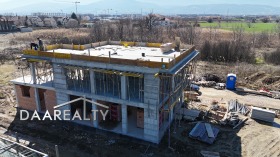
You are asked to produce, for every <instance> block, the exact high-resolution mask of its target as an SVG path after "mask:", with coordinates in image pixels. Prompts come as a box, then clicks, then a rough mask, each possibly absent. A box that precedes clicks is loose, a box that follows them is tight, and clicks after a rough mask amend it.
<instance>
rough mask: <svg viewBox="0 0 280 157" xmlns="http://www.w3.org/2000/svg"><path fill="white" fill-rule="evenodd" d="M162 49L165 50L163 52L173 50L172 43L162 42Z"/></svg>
mask: <svg viewBox="0 0 280 157" xmlns="http://www.w3.org/2000/svg"><path fill="white" fill-rule="evenodd" d="M160 49H161V52H163V53H165V52H168V51H170V50H172V43H166V44H162V45H160Z"/></svg>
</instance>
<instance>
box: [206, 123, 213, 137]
mask: <svg viewBox="0 0 280 157" xmlns="http://www.w3.org/2000/svg"><path fill="white" fill-rule="evenodd" d="M205 128H206V131H207V134H208V137H215V136H214V133H213V130H212V127H211V125H210V124H209V123H205Z"/></svg>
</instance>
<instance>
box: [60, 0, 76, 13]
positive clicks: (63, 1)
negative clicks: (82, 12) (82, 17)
mask: <svg viewBox="0 0 280 157" xmlns="http://www.w3.org/2000/svg"><path fill="white" fill-rule="evenodd" d="M55 1H56V0H55ZM56 2H62V3H75V7H76V15H77V13H78V9H77V4H78V3H81V2H78V1H75V2H70V1H56Z"/></svg>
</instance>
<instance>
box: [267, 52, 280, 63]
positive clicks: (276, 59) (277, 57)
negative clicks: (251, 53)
mask: <svg viewBox="0 0 280 157" xmlns="http://www.w3.org/2000/svg"><path fill="white" fill-rule="evenodd" d="M264 60H265V62H267V63H271V64H275V65H280V48H278V49H277V50H276V51H274V52H272V53H265V54H264Z"/></svg>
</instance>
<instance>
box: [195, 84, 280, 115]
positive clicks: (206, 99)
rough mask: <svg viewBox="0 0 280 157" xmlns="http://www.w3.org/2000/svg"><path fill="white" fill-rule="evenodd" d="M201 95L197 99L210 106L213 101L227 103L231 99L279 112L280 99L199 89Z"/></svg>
mask: <svg viewBox="0 0 280 157" xmlns="http://www.w3.org/2000/svg"><path fill="white" fill-rule="evenodd" d="M200 91H201V92H202V95H201V96H200V97H199V98H200V99H201V101H202V103H205V104H210V103H211V102H212V101H213V100H217V101H222V102H225V103H226V102H228V101H229V100H231V99H238V101H239V102H241V103H245V104H247V105H254V106H259V107H265V108H273V109H279V110H280V99H273V98H269V97H265V96H260V95H253V94H248V95H240V94H238V93H236V92H234V91H230V90H216V89H214V88H203V87H201V88H200Z"/></svg>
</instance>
